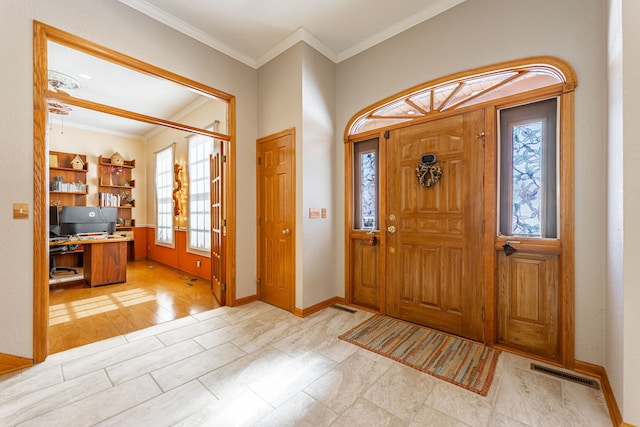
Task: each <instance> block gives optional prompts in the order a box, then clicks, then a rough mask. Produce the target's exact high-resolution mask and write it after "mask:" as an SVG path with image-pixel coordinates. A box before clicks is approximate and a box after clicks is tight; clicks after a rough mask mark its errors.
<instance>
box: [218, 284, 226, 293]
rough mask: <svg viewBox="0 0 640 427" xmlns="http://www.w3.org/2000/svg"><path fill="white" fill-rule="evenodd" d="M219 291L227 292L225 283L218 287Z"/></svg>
mask: <svg viewBox="0 0 640 427" xmlns="http://www.w3.org/2000/svg"><path fill="white" fill-rule="evenodd" d="M220 290H221V291H222V292H227V284H226V283H223V284H221V285H220Z"/></svg>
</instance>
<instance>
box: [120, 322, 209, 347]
mask: <svg viewBox="0 0 640 427" xmlns="http://www.w3.org/2000/svg"><path fill="white" fill-rule="evenodd" d="M188 318H193V316H187V317H181V318H179V319H172V320H168V321H166V322H161V323H158V324H155V325H152V326H148V327H146V328H143V329H139V330H137V331H133V332H128V333H126V334H121V335H118V336H122V337H123V338H124V339H125V340H126V341H127V343H134V342H136V341H141V340H143V339H145V338H149V337H157V336H158V335H161V334H163V333H165V332H170V331H173V330H176V329H179V328H182V327H185V326H189V325H194V324H195V323H197V322H198V320H196V321H195V322H194V323H187V324H185V325H182V326H176V327H175V328H169V329H167V330H163V331H161V332H158V333H155V334H151V335H142V336H141V337H139V338H133V339H132V337H128V335H134V336H135V334H136V332H137V333H140V332H141V331H144V330H145V329H151V328H156V327H159V326H161V325H162V326H167V324H168V323H172V322H175V323H182V322H184V319H188ZM158 329H160V328H158Z"/></svg>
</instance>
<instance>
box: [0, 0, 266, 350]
mask: <svg viewBox="0 0 640 427" xmlns="http://www.w3.org/2000/svg"><path fill="white" fill-rule="evenodd" d="M34 19H35V20H39V21H41V22H44V23H46V24H49V25H52V26H54V27H57V28H60V29H62V30H65V31H68V32H70V33H73V34H76V35H78V36H80V37H83V38H86V39H89V40H91V41H93V42H96V43H98V44H101V45H104V46H107V47H110V48H112V49H115V50H118V51H120V52H122V53H125V54H127V55H130V56H133V57H137V58H139V59H141V60H143V61H146V62H149V63H151V64H153V65H156V66H159V67H161V68H164V69H166V70H169V71H172V72H174V73H177V74H180V75H183V76H185V77H188V78H190V79H192V80H195V81H199V82H202V83H203V84H206V85H208V86H212V87H215V88H217V89H220V90H223V91H225V92H227V93H231V94H233V95H235V96H236V101H237V121H238V126H237V160H238V163H237V176H238V179H237V182H238V191H237V201H236V202H237V212H238V218H237V229H238V235H237V251H238V256H237V262H236V265H237V267H238V268H237V281H236V286H237V296H238V297H239V298H241V297H243V296H248V295H253V294H255V280H254V279H255V255H253V254H255V243H254V242H255V220H254V212H255V163H254V147H255V139H256V134H257V132H256V117H257V72H256V70H253V69H251V68H249V67H247V66H245V65H243V64H241V63H240V62H238V61H235V60H233V59H230V58H229V57H227V56H225V55H223V54H221V53H219V52H217V51H214V50H212V49H210V48H208V47H206V46H204V45H203V44H201V43H199V42H197V41H195V40H192V39H190V38H188V37H187V36H184V35H182V34H179V33H177V32H176V31H174V30H171V29H169V28H168V27H166V26H164V25H162V24H160V23H158V22H156V21H154V20H152V19H150V18H147V17H145V16H143V15H141V14H140V13H138V12H136V11H134V10H133V9H131V8H129V7H127V6H125V5H123V4H121V3H119V2H116V1H101V2H86V1H82V0H59V1H56V2H43V1H39V0H4V1H3V3H2V14H0V23H1V24H2V25H0V45H1V49H0V50H1V51H2V56H3V58H11V60H7V61H3V66H2V67H0V78H1V79H2V81H5V82H11V84H8V85H5V87H4V89H3V94H2V97H1V99H0V105H2V111H3V114H1V115H0V128H1V129H3V135H2V138H0V150H2V152H3V155H2V156H0V187H1V188H2V200H1V201H0V232H1V233H2V235H3V236H4V238H5V239H6V240H8V241H12V242H14V243H13V244H12V245H0V271H2V275H0V325H2V327H1V328H0V353H8V354H13V355H17V356H23V357H31V356H32V351H33V347H32V340H33V288H32V283H33V220H32V218H33V212H30V215H29V219H28V220H14V219H12V209H11V203H14V202H21V203H27V204H28V205H29V206H30V208H31V207H32V206H33V170H32V167H31V165H32V164H33V35H32V34H33V20H34ZM114 28H117V31H114ZM247 255H248V256H247ZM252 257H253V258H252Z"/></svg>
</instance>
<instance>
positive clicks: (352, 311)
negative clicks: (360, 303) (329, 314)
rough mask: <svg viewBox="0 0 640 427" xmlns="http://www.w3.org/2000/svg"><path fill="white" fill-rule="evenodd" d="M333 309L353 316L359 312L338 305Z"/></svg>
mask: <svg viewBox="0 0 640 427" xmlns="http://www.w3.org/2000/svg"><path fill="white" fill-rule="evenodd" d="M331 308H335V309H336V310H342V311H346V312H347V313H351V314H353V313H357V312H358V311H357V310H354V309H353V308H349V307H343V306H341V305H337V304H334V305H332V306H331Z"/></svg>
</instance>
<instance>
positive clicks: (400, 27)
mask: <svg viewBox="0 0 640 427" xmlns="http://www.w3.org/2000/svg"><path fill="white" fill-rule="evenodd" d="M465 1H466V0H438V1H434V2H433V3H432V4H431V5H430V6H428V7H427V8H426V9H423V10H421V11H420V12H418V13H414V14H413V15H411V16H409V17H407V18H405V19H403V20H402V21H400V22H397V23H395V24H393V25H391V26H390V27H387V28H385V29H384V30H382V31H380V32H378V33H376V34H374V35H373V36H371V37H369V38H367V39H365V40H363V41H361V42H359V43H356V44H354V45H353V46H351V47H348V48H347V49H345V50H343V51H341V52H339V53H338V55H337V58H336V61H335V62H336V63H340V62H342V61H344V60H346V59H349V58H351V57H352V56H355V55H357V54H359V53H361V52H364V51H365V50H367V49H369V48H371V47H373V46H375V45H377V44H379V43H382V42H383V41H385V40H387V39H390V38H391V37H394V36H396V35H398V34H400V33H402V32H403V31H406V30H408V29H409V28H411V27H414V26H416V25H418V24H421V23H422V22H424V21H427V20H429V19H431V18H433V17H434V16H436V15H439V14H441V13H442V12H445V11H447V10H449V9H451V8H452V7H454V6H457V5H459V4H460V3H463V2H465Z"/></svg>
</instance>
